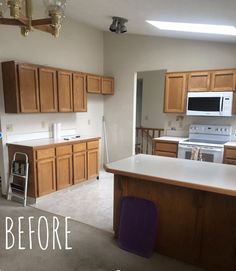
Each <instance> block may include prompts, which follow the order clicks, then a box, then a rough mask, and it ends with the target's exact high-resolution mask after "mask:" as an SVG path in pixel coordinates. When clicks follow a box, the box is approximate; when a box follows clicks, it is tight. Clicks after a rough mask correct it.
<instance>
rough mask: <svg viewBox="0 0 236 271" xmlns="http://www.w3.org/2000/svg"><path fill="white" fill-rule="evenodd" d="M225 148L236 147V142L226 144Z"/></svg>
mask: <svg viewBox="0 0 236 271" xmlns="http://www.w3.org/2000/svg"><path fill="white" fill-rule="evenodd" d="M224 146H228V147H236V141H230V142H227V143H225V145H224Z"/></svg>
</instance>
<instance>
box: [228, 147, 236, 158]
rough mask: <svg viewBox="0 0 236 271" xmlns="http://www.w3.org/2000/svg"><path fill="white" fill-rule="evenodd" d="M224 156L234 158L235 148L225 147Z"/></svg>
mask: <svg viewBox="0 0 236 271" xmlns="http://www.w3.org/2000/svg"><path fill="white" fill-rule="evenodd" d="M225 158H234V159H236V149H228V148H226V149H225Z"/></svg>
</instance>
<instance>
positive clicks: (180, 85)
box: [164, 73, 187, 113]
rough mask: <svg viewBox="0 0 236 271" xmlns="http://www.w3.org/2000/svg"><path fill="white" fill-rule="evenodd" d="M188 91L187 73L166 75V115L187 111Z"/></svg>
mask: <svg viewBox="0 0 236 271" xmlns="http://www.w3.org/2000/svg"><path fill="white" fill-rule="evenodd" d="M186 91H187V74H186V73H170V74H166V77H165V99H164V113H184V112H185V110H186V108H185V107H186Z"/></svg>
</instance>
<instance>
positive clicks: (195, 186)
mask: <svg viewBox="0 0 236 271" xmlns="http://www.w3.org/2000/svg"><path fill="white" fill-rule="evenodd" d="M104 169H105V170H106V171H107V172H109V173H113V174H115V175H121V176H127V177H133V178H137V177H139V178H140V179H142V180H147V181H152V182H158V183H162V184H168V185H174V186H179V187H183V188H190V189H194V190H201V191H205V192H211V193H217V194H222V195H227V196H231V197H236V191H235V190H230V189H223V188H219V187H212V186H207V185H201V184H192V183H188V182H184V181H178V180H172V179H165V178H160V177H158V176H148V175H144V174H138V173H134V172H131V171H122V170H118V169H112V168H110V167H109V166H108V165H104Z"/></svg>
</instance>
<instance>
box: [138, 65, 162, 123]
mask: <svg viewBox="0 0 236 271" xmlns="http://www.w3.org/2000/svg"><path fill="white" fill-rule="evenodd" d="M137 77H138V78H140V79H141V78H142V79H143V97H142V122H141V124H142V126H143V127H149V128H164V126H165V114H164V113H163V99H164V84H165V70H159V71H148V72H138V73H137Z"/></svg>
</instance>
